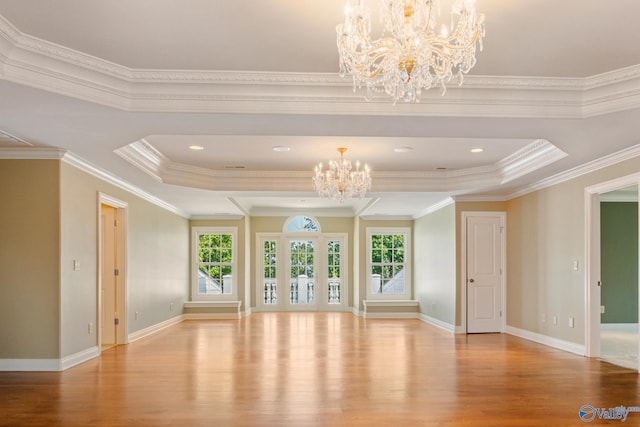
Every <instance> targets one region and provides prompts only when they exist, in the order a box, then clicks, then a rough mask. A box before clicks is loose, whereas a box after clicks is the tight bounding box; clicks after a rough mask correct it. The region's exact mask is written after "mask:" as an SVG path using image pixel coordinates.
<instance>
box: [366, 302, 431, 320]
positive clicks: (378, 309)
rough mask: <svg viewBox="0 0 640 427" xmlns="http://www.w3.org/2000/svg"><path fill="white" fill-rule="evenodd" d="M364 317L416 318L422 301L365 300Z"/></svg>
mask: <svg viewBox="0 0 640 427" xmlns="http://www.w3.org/2000/svg"><path fill="white" fill-rule="evenodd" d="M362 304H363V305H364V313H363V315H362V316H363V317H364V318H389V319H394V318H397V319H415V318H417V317H418V314H419V313H418V307H419V306H420V303H419V302H418V301H415V300H363V301H362Z"/></svg>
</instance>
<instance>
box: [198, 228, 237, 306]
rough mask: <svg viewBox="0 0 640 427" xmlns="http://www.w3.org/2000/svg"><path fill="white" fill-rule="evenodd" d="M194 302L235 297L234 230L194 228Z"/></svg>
mask: <svg viewBox="0 0 640 427" xmlns="http://www.w3.org/2000/svg"><path fill="white" fill-rule="evenodd" d="M192 244H193V279H192V280H193V286H192V299H193V300H215V299H232V298H235V297H236V294H237V291H236V289H237V286H236V229H235V228H211V227H194V228H193V241H192Z"/></svg>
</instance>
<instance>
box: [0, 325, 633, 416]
mask: <svg viewBox="0 0 640 427" xmlns="http://www.w3.org/2000/svg"><path fill="white" fill-rule="evenodd" d="M583 405H592V406H594V407H597V408H611V407H618V406H621V405H622V406H640V380H639V376H638V373H637V372H635V371H630V370H627V369H624V368H619V367H616V366H613V365H610V364H607V363H604V362H601V361H598V360H593V359H588V358H584V357H580V356H577V355H574V354H570V353H566V352H563V351H560V350H555V349H552V348H549V347H546V346H543V345H539V344H536V343H532V342H529V341H526V340H522V339H520V338H517V337H513V336H509V335H505V334H478V335H455V336H454V335H452V334H450V333H447V332H445V331H442V330H439V329H437V328H434V327H432V326H430V325H427V324H425V323H423V322H420V321H418V320H383V319H362V318H358V317H356V316H354V315H352V314H348V313H257V314H253V315H251V316H250V317H248V318H244V319H240V320H216V321H186V322H183V323H181V324H179V325H176V326H174V327H171V328H170V329H167V330H164V331H162V332H159V333H157V334H155V335H153V336H150V337H147V338H144V339H141V340H139V341H136V342H135V343H133V344H130V345H128V346H120V347H115V348H112V349H109V350H107V351H105V352H103V353H102V356H101V357H100V358H97V359H94V360H91V361H89V362H86V363H84V364H82V365H79V366H77V367H74V368H72V369H69V370H67V371H65V372H61V373H19V372H0V414H1V415H0V425H1V426H190V427H191V426H208V427H209V426H252V427H253V426H274V427H275V426H278V427H282V426H296V427H298V426H354V427H359V426H367V427H371V426H374V427H375V426H537V425H544V426H553V425H558V426H571V425H576V426H578V425H584V424H585V423H584V422H583V421H581V420H580V418H579V416H578V411H579V409H580V408H581V407H582V406H583ZM599 422H600V421H599V420H598V419H596V420H594V421H593V422H592V423H590V424H589V425H600V424H598V423H599ZM611 422H612V421H607V422H602V423H601V425H611ZM618 422H619V421H618ZM627 424H628V425H640V413H631V414H629V417H628V421H627Z"/></svg>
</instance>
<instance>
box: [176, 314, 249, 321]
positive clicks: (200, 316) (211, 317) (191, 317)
mask: <svg viewBox="0 0 640 427" xmlns="http://www.w3.org/2000/svg"><path fill="white" fill-rule="evenodd" d="M229 319H231V320H237V319H242V313H185V314H184V320H229Z"/></svg>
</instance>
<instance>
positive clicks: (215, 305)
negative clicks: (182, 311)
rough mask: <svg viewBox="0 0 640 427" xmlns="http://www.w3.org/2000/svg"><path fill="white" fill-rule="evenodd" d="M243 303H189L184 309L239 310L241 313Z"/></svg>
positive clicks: (185, 304)
mask: <svg viewBox="0 0 640 427" xmlns="http://www.w3.org/2000/svg"><path fill="white" fill-rule="evenodd" d="M241 305H242V301H187V302H185V303H184V308H234V307H235V308H237V309H238V311H240V306H241Z"/></svg>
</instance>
